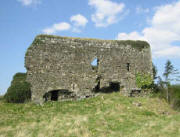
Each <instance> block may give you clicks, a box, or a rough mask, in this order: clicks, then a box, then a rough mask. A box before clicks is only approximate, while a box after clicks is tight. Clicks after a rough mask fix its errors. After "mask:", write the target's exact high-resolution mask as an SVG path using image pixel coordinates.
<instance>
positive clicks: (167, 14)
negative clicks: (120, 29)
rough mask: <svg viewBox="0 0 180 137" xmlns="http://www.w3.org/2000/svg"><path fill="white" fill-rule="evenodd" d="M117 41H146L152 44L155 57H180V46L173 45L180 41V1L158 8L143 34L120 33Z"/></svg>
mask: <svg viewBox="0 0 180 137" xmlns="http://www.w3.org/2000/svg"><path fill="white" fill-rule="evenodd" d="M123 37H124V38H123ZM117 39H140V40H142V39H144V40H146V41H148V42H149V43H150V45H151V48H152V53H153V57H180V45H172V43H173V42H175V41H180V1H179V2H176V3H172V4H167V5H164V6H160V7H157V8H156V12H155V14H154V16H153V17H152V20H151V26H150V27H147V28H144V29H143V30H142V32H141V33H138V32H132V33H129V34H127V33H119V34H118V36H117Z"/></svg>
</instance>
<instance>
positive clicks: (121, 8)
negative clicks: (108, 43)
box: [0, 0, 180, 94]
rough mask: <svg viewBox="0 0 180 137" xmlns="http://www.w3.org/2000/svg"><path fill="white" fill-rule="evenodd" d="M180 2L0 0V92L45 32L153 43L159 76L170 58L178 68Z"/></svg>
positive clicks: (20, 67)
mask: <svg viewBox="0 0 180 137" xmlns="http://www.w3.org/2000/svg"><path fill="white" fill-rule="evenodd" d="M179 9H180V1H179V0H2V1H1V4H0V59H1V61H0V66H1V67H0V94H4V93H5V92H6V90H7V88H8V87H9V85H10V82H11V80H12V77H13V75H14V74H15V73H17V72H26V69H25V68H24V56H25V52H26V50H27V48H28V47H29V46H30V44H31V43H32V41H33V39H34V38H35V36H36V35H38V34H41V33H46V34H55V35H61V36H71V37H89V38H100V39H119V40H121V39H135V40H136V39H139V40H146V41H148V42H149V43H150V44H151V48H152V55H153V62H154V63H155V65H156V66H157V67H158V70H159V74H161V73H162V72H163V69H164V64H165V62H166V60H167V59H170V60H171V61H172V63H173V65H174V66H175V67H176V68H178V69H180V67H179V66H180V61H179V59H180V10H179Z"/></svg>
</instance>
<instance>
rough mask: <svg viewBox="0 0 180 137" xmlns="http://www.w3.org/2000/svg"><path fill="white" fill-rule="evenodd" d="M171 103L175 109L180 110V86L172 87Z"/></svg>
mask: <svg viewBox="0 0 180 137" xmlns="http://www.w3.org/2000/svg"><path fill="white" fill-rule="evenodd" d="M170 102H171V104H172V106H173V108H174V109H177V110H180V85H173V86H171V87H170Z"/></svg>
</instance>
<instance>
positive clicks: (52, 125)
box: [0, 93, 180, 137]
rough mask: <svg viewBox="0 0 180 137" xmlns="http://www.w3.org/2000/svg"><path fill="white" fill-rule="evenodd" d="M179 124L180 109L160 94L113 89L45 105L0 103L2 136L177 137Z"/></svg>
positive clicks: (179, 130)
mask: <svg viewBox="0 0 180 137" xmlns="http://www.w3.org/2000/svg"><path fill="white" fill-rule="evenodd" d="M102 96H103V97H102ZM137 102H139V103H141V104H142V106H140V107H138V106H136V105H135V104H136V103H137ZM163 112H165V113H163ZM179 127H180V113H178V112H175V111H173V110H172V109H171V108H170V107H169V106H168V104H167V103H165V102H163V101H162V100H159V99H158V98H142V97H140V98H127V97H123V96H121V95H120V94H119V93H112V94H102V95H100V96H98V97H95V98H90V99H85V100H81V101H67V102H49V103H46V104H44V106H37V105H34V104H31V103H28V104H6V103H0V137H1V136H2V137H4V136H16V137H24V136H26V137H28V136H34V137H37V136H39V137H45V136H46V137H48V136H49V137H52V136H57V137H59V136H60V137H81V136H82V137H106V136H107V137H120V136H122V137H178V136H179V135H180V128H179Z"/></svg>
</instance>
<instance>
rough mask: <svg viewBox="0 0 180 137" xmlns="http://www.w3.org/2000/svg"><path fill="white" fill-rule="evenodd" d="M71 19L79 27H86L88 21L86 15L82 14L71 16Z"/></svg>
mask: <svg viewBox="0 0 180 137" xmlns="http://www.w3.org/2000/svg"><path fill="white" fill-rule="evenodd" d="M70 21H71V22H73V24H74V25H75V26H77V27H80V26H81V27H85V26H86V24H87V23H88V20H87V19H86V17H84V16H82V15H81V14H77V15H74V16H71V18H70Z"/></svg>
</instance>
